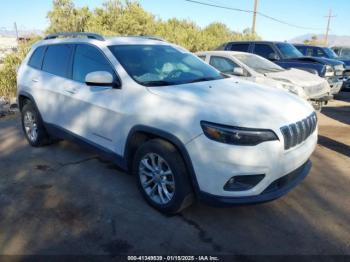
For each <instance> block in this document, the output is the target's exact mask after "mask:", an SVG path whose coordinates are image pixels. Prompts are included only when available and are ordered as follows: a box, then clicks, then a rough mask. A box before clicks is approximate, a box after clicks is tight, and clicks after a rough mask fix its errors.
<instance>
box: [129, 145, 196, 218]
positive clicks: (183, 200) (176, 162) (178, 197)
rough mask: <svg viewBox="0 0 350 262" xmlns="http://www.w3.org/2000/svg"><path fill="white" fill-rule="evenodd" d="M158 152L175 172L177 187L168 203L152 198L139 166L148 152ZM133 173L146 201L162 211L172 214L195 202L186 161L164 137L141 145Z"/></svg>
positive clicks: (135, 157)
mask: <svg viewBox="0 0 350 262" xmlns="http://www.w3.org/2000/svg"><path fill="white" fill-rule="evenodd" d="M152 153H153V154H157V155H159V156H160V157H161V158H163V159H164V160H165V161H166V163H167V164H168V166H169V168H170V169H171V171H172V174H173V182H174V183H175V189H174V192H173V196H172V198H171V200H170V201H169V202H168V203H166V204H160V203H157V202H155V201H154V200H152V198H151V197H150V196H149V195H148V194H147V192H146V191H145V189H144V188H143V186H142V181H141V176H140V175H139V168H140V165H141V160H142V159H144V157H145V156H147V155H148V154H152ZM132 173H133V175H135V176H136V178H137V181H138V187H139V190H140V192H141V194H142V195H143V197H144V198H145V199H146V201H147V202H148V203H149V204H150V205H151V206H152V207H154V208H156V209H157V210H159V211H160V212H162V213H165V214H168V215H172V214H176V213H179V212H180V211H181V210H183V209H184V208H186V207H188V206H190V205H191V204H192V202H193V190H192V187H191V183H190V179H189V176H188V174H187V170H186V166H185V163H184V161H183V159H182V157H181V155H180V154H179V152H178V151H177V149H176V148H175V147H174V146H173V145H172V144H171V143H169V142H167V141H164V140H162V139H152V140H149V141H147V142H146V143H144V144H143V145H141V146H140V148H139V149H138V150H137V151H136V154H135V156H134V159H133V164H132Z"/></svg>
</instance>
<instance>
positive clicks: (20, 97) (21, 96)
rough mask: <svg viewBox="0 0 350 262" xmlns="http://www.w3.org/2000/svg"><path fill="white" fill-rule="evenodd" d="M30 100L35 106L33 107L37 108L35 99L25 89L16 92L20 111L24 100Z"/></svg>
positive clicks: (24, 102)
mask: <svg viewBox="0 0 350 262" xmlns="http://www.w3.org/2000/svg"><path fill="white" fill-rule="evenodd" d="M27 100H28V101H30V102H32V103H33V105H34V106H35V109H36V110H38V107H37V106H36V103H35V100H34V98H33V96H32V95H31V94H29V93H28V92H25V91H20V92H19V93H18V108H19V110H20V111H22V108H23V106H24V105H25V104H26V101H27Z"/></svg>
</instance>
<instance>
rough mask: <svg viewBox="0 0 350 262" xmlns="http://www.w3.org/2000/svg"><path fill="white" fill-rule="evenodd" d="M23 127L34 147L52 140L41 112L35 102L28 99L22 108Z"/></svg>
mask: <svg viewBox="0 0 350 262" xmlns="http://www.w3.org/2000/svg"><path fill="white" fill-rule="evenodd" d="M21 120H22V128H23V131H24V134H25V137H26V138H27V140H28V142H29V144H30V145H32V146H34V147H39V146H44V145H46V144H49V143H50V142H51V140H50V138H49V136H48V134H47V132H46V130H45V127H44V125H43V122H42V120H41V118H40V115H39V112H38V111H37V110H36V108H35V107H34V105H33V103H32V102H30V101H28V102H27V103H26V104H25V105H24V106H23V109H22V115H21Z"/></svg>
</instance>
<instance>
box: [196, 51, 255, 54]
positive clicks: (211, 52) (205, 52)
mask: <svg viewBox="0 0 350 262" xmlns="http://www.w3.org/2000/svg"><path fill="white" fill-rule="evenodd" d="M206 54H208V55H209V54H210V55H215V54H216V55H237V54H245V55H254V54H251V53H247V52H238V51H226V50H214V51H200V52H196V55H206Z"/></svg>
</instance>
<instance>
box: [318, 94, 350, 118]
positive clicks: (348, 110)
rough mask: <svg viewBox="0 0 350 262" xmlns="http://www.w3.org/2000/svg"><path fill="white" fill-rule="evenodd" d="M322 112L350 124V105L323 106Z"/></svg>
mask: <svg viewBox="0 0 350 262" xmlns="http://www.w3.org/2000/svg"><path fill="white" fill-rule="evenodd" d="M349 101H350V98H349ZM322 114H324V115H326V116H328V117H330V118H333V119H334V120H337V121H339V122H342V123H344V124H347V125H350V106H338V107H324V108H322Z"/></svg>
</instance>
